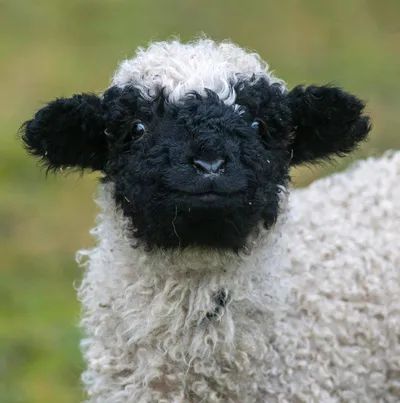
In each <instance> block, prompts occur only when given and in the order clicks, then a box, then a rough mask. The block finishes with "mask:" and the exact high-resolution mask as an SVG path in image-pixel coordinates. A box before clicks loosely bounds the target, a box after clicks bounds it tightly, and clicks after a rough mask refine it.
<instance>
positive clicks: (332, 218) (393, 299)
mask: <svg viewBox="0 0 400 403" xmlns="http://www.w3.org/2000/svg"><path fill="white" fill-rule="evenodd" d="M399 178H400V153H399V152H397V153H387V154H385V155H384V156H383V157H382V158H380V159H373V158H370V159H368V160H366V161H363V162H360V163H358V164H357V165H356V166H355V167H353V168H352V169H350V170H349V171H347V172H345V173H340V174H336V175H333V176H331V177H328V178H325V179H322V180H319V181H317V182H315V183H314V184H312V185H311V186H309V187H308V188H306V189H302V190H294V191H292V193H291V196H290V197H289V201H288V203H287V205H286V207H285V213H284V214H282V216H281V219H280V220H279V222H278V223H277V224H276V226H275V227H274V228H273V229H271V230H270V231H264V230H261V232H260V233H259V234H258V235H257V236H255V237H254V239H252V240H251V241H250V242H249V249H248V253H247V254H240V255H234V254H230V253H223V252H213V251H209V250H198V249H192V250H186V251H174V252H161V251H158V252H146V251H145V250H143V249H142V247H141V246H140V245H139V246H137V247H134V246H135V245H134V242H135V241H134V240H133V239H132V238H131V237H130V235H129V231H128V230H127V225H128V223H127V221H126V219H124V218H123V216H122V214H121V212H120V211H119V209H118V208H116V206H115V204H114V202H113V198H112V186H105V187H103V188H102V189H101V192H100V193H101V196H100V199H99V204H100V206H101V208H102V212H101V214H100V215H99V218H98V225H97V227H96V228H95V229H94V230H93V233H94V235H95V236H96V237H97V239H98V246H97V247H95V248H94V249H92V250H90V251H82V252H81V253H80V256H81V258H82V257H84V256H86V257H87V258H88V261H87V268H86V274H85V276H84V279H83V283H82V285H81V288H80V291H79V295H80V299H81V301H82V303H83V306H84V313H83V322H82V323H83V326H84V328H85V331H86V333H87V338H86V339H85V340H84V342H83V348H84V351H85V357H86V360H87V363H88V368H87V370H86V372H85V374H84V376H83V379H84V382H85V384H86V388H87V391H88V395H89V400H90V401H92V402H107V403H110V402H111V403H117V402H199V401H204V402H275V401H276V402H342V401H346V402H398V401H400V298H399V295H400V251H399V240H400V234H399V225H400V186H399ZM220 289H224V290H225V291H226V292H227V293H228V295H229V303H228V304H227V306H226V307H225V308H224V309H223V310H221V311H220V313H219V314H218V315H217V316H216V317H211V318H209V319H208V318H207V313H208V312H215V305H214V304H215V302H214V300H213V295H214V294H215V293H216V292H218V290H220Z"/></svg>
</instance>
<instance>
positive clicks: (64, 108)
mask: <svg viewBox="0 0 400 403" xmlns="http://www.w3.org/2000/svg"><path fill="white" fill-rule="evenodd" d="M104 130H105V123H104V118H103V108H102V102H101V99H100V98H99V97H97V96H95V95H89V94H81V95H74V96H73V97H71V98H59V99H56V100H55V101H52V102H50V103H49V104H47V105H46V106H45V107H43V108H42V109H40V110H39V111H38V112H37V113H36V114H35V116H34V118H33V119H32V120H29V121H27V122H26V123H25V124H24V126H23V128H22V131H23V134H22V140H23V141H24V143H25V146H26V148H27V149H28V151H29V152H30V153H31V154H33V155H35V156H39V157H41V158H42V160H43V161H44V163H45V164H46V165H47V166H48V168H49V169H57V168H63V167H64V168H67V167H76V168H81V169H84V168H89V169H93V170H101V169H103V168H104V165H105V163H106V158H107V139H106V135H105V133H104Z"/></svg>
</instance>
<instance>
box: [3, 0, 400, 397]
mask: <svg viewBox="0 0 400 403" xmlns="http://www.w3.org/2000/svg"><path fill="white" fill-rule="evenodd" d="M201 32H204V33H206V34H207V35H209V36H211V37H212V38H215V39H226V38H230V39H232V40H233V41H235V42H237V43H238V44H240V45H242V46H244V47H246V48H249V49H254V50H256V51H257V52H259V53H260V54H261V55H262V57H264V58H265V59H266V60H268V61H269V63H270V65H271V67H272V69H273V70H274V71H275V72H276V74H277V75H278V76H280V77H282V78H284V79H285V80H286V81H287V83H288V85H289V86H290V87H292V86H294V85H296V84H299V83H305V84H310V83H326V82H330V83H333V84H339V85H342V86H343V87H345V88H346V89H348V90H350V91H352V92H354V93H356V94H358V95H359V96H360V97H361V98H363V99H364V100H366V101H367V102H368V111H369V112H370V113H371V115H372V118H373V123H374V129H373V134H372V137H371V139H370V141H369V142H368V143H366V144H364V145H363V146H362V148H361V149H360V150H359V151H358V152H357V154H355V155H354V156H352V157H351V158H347V159H345V160H343V161H341V162H340V163H337V164H335V165H330V166H328V167H324V168H322V167H316V168H313V169H309V168H304V169H300V170H297V171H295V172H293V178H294V183H295V185H297V186H302V185H306V184H307V183H309V182H310V181H311V180H313V179H314V178H316V177H318V176H322V175H325V174H327V173H329V172H332V171H334V170H340V169H343V168H344V167H345V166H347V165H348V164H349V163H350V162H351V160H352V159H355V158H360V157H364V156H368V155H379V154H381V153H382V152H383V151H384V150H386V149H389V148H399V146H400V135H399V129H400V97H399V93H400V2H399V1H398V0H336V1H321V0H308V1H297V0H280V1H268V0H256V1H242V0H230V1H217V0H202V1H195V0H183V1H177V0H174V1H149V0H147V1H146V0H140V1H138V0H134V1H132V0H131V1H124V0H82V1H77V0H69V1H65V0H63V1H60V0H42V1H41V0H37V1H28V0H26V1H23V0H0V61H1V64H0V79H1V87H0V88H1V90H0V194H1V197H0V259H1V261H0V262H1V263H0V402H1V403H3V402H4V403H17V402H24V403H25V402H29V403H31V402H32V403H33V402H35V403H36V402H37V403H39V402H40V403H45V402H57V403H63V402H78V401H80V400H82V396H83V394H82V392H81V388H80V381H79V374H80V372H81V370H82V368H83V363H82V360H81V358H80V352H79V339H80V334H79V330H78V329H77V326H76V325H77V323H78V318H79V305H78V303H77V302H76V298H75V290H74V284H76V283H78V282H79V279H80V276H81V273H80V270H79V269H78V268H77V267H76V264H75V263H74V253H75V251H76V250H77V249H79V248H81V247H88V246H90V245H91V244H92V241H91V239H90V237H89V236H88V229H89V228H90V227H91V226H92V224H93V220H94V216H95V206H94V203H93V201H92V196H93V194H94V192H95V186H96V175H95V174H90V175H86V176H84V177H82V176H80V175H77V174H69V175H61V176H57V177H55V176H54V175H49V176H48V177H47V178H45V175H44V172H43V170H40V169H39V168H38V166H37V163H36V161H34V160H33V159H31V158H28V157H27V155H25V152H24V151H23V149H22V147H21V144H20V143H19V141H18V137H17V131H18V128H19V126H20V125H21V123H22V122H23V121H24V120H26V119H28V118H29V117H30V116H31V115H32V114H33V112H34V111H35V110H36V109H38V108H40V107H41V106H42V105H43V104H44V103H45V102H46V101H47V100H50V99H52V98H55V97H58V96H69V95H71V94H73V93H75V92H81V91H94V92H98V91H102V90H104V89H105V88H106V87H107V86H108V83H109V79H110V77H111V74H112V72H113V70H114V69H115V67H116V64H117V63H118V62H119V61H120V60H121V59H123V58H125V57H128V56H131V55H132V54H133V52H134V49H135V48H136V47H137V46H138V45H145V44H146V43H148V42H149V41H151V40H157V39H166V38H169V37H171V36H172V35H179V36H180V37H181V39H183V40H188V39H190V38H193V36H195V35H198V34H199V33H201Z"/></svg>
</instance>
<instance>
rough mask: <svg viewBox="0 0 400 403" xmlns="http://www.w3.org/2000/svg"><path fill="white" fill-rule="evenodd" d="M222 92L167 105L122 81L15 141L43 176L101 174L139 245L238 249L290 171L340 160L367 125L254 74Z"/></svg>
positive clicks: (314, 95)
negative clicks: (47, 172) (226, 96)
mask: <svg viewBox="0 0 400 403" xmlns="http://www.w3.org/2000/svg"><path fill="white" fill-rule="evenodd" d="M210 63H212V61H210ZM238 73H240V71H238ZM235 77H236V76H235ZM230 85H231V89H230V91H231V93H233V94H235V100H234V102H233V103H229V102H225V101H224V100H223V99H221V97H220V95H219V93H218V91H216V90H215V89H210V88H203V90H198V89H196V90H193V91H187V92H186V93H185V94H184V95H183V96H182V97H180V99H179V100H171V99H170V97H169V94H168V91H166V89H165V88H162V87H160V88H158V89H157V92H156V94H155V95H152V96H150V95H149V94H146V93H144V92H143V88H142V86H138V85H134V84H129V85H126V86H124V87H120V86H113V87H111V88H110V89H108V90H107V91H106V92H105V93H104V94H103V95H102V96H101V97H98V96H96V95H89V94H81V95H74V96H73V97H71V98H60V99H57V100H55V101H52V102H50V103H49V104H47V105H46V106H45V107H44V108H42V109H40V110H39V111H38V112H37V113H36V115H35V116H34V118H33V119H32V120H29V121H28V122H26V123H25V125H24V126H23V134H22V139H23V141H24V143H25V145H26V148H27V149H28V150H29V151H30V152H31V153H32V154H33V155H35V156H39V157H40V158H41V159H42V160H43V162H44V163H45V164H46V165H47V167H48V168H49V169H52V170H57V169H58V168H70V167H71V168H80V169H92V170H99V171H101V172H102V173H103V175H104V177H103V179H102V180H103V181H104V182H112V183H113V184H114V185H115V194H114V197H115V200H116V202H117V204H118V205H119V206H120V207H121V208H122V210H123V212H124V214H125V215H126V216H127V217H129V219H130V221H131V228H132V234H133V235H134V236H135V237H136V238H138V239H139V240H140V241H142V242H143V243H144V244H145V245H146V246H147V247H149V248H153V247H162V248H175V247H186V246H189V245H200V246H206V247H212V248H224V249H234V250H239V249H240V248H241V247H243V246H244V244H245V241H246V238H247V237H248V235H249V234H250V233H251V231H252V230H253V229H254V228H255V227H256V226H257V225H258V223H260V222H263V223H264V225H265V226H266V227H267V228H269V227H270V226H271V225H273V223H274V222H275V220H276V218H277V215H278V214H279V192H281V191H282V189H284V188H285V187H286V185H287V183H288V180H289V169H290V167H291V166H292V165H295V164H301V163H312V162H315V161H321V160H324V159H329V158H331V157H332V156H333V155H339V156H341V155H344V154H346V153H349V152H351V151H352V150H353V149H354V148H355V147H356V146H357V144H358V143H359V142H360V141H362V140H364V139H365V138H366V136H367V134H368V132H369V129H370V123H369V119H368V117H367V116H366V115H364V114H363V109H364V104H363V102H361V101H360V100H359V99H358V98H356V97H355V96H353V95H351V94H349V93H347V92H345V91H344V90H342V89H340V88H336V87H330V86H321V87H318V86H310V87H302V86H299V87H296V88H294V89H293V90H291V91H287V90H286V89H285V88H284V87H283V86H282V84H280V83H273V82H271V80H269V79H268V77H263V76H247V77H246V76H243V77H242V76H241V78H240V79H236V80H235V82H234V83H230Z"/></svg>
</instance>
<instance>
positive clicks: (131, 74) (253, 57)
mask: <svg viewBox="0 0 400 403" xmlns="http://www.w3.org/2000/svg"><path fill="white" fill-rule="evenodd" d="M252 77H254V78H260V77H264V78H265V79H267V81H268V82H270V83H271V84H272V83H280V84H281V85H282V89H283V88H284V83H283V81H282V80H279V79H277V78H276V77H274V76H273V75H272V74H271V73H270V72H269V70H268V65H267V63H265V62H264V61H263V60H262V59H261V58H260V57H259V56H258V55H257V54H256V53H248V52H246V51H244V50H243V49H241V48H240V47H238V46H236V45H234V44H232V43H227V42H223V43H216V42H214V41H212V40H209V39H201V40H198V41H196V42H191V43H187V44H183V43H180V42H178V41H172V42H156V43H153V44H151V45H150V46H149V47H148V48H146V49H143V48H139V49H138V51H137V53H136V55H135V57H133V58H132V59H128V60H125V61H123V62H122V63H121V64H120V66H119V68H118V69H117V71H116V73H115V75H114V77H113V81H112V85H117V86H119V87H124V86H126V85H133V86H135V87H137V88H139V89H140V90H141V92H142V94H143V96H145V97H148V98H150V99H151V98H154V97H156V96H157V95H158V94H159V91H160V89H161V88H162V89H163V90H164V94H165V95H166V96H168V98H169V100H170V101H172V102H177V101H179V100H180V99H182V98H183V97H184V96H185V95H186V94H187V93H188V92H190V91H197V92H199V93H204V89H205V88H208V89H211V90H212V91H214V92H216V93H217V94H218V96H219V97H220V99H221V100H223V101H224V102H225V103H226V104H229V105H230V104H233V103H234V102H235V97H236V94H235V91H234V86H235V84H236V83H237V82H238V81H243V80H246V79H251V78H252Z"/></svg>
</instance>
